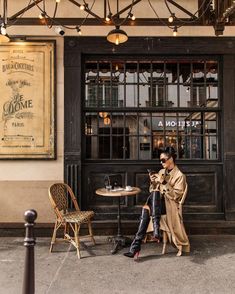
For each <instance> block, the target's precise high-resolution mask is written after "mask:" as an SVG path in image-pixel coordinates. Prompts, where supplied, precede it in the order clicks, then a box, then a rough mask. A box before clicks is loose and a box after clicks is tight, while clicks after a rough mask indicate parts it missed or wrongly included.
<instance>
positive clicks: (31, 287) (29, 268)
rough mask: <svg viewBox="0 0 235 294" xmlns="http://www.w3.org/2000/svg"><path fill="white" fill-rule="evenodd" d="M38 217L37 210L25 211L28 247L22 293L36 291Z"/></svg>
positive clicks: (26, 244) (26, 293) (29, 293)
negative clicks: (36, 224)
mask: <svg viewBox="0 0 235 294" xmlns="http://www.w3.org/2000/svg"><path fill="white" fill-rule="evenodd" d="M36 218H37V212H36V211H35V210H33V209H31V210H26V211H25V213H24V219H25V221H26V223H25V228H26V232H25V239H24V246H25V247H26V255H25V268H24V282H23V292H22V294H34V293H35V273H34V246H35V243H36V242H35V238H34V221H35V219H36Z"/></svg>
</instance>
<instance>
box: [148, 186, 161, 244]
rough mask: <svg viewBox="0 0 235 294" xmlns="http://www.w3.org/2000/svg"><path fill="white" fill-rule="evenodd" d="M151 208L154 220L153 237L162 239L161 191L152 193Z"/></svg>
mask: <svg viewBox="0 0 235 294" xmlns="http://www.w3.org/2000/svg"><path fill="white" fill-rule="evenodd" d="M148 200H149V203H148V204H149V206H150V210H151V215H152V220H153V237H154V238H156V239H158V240H159V239H160V218H161V195H160V192H159V191H154V192H152V193H151V197H149V198H148Z"/></svg>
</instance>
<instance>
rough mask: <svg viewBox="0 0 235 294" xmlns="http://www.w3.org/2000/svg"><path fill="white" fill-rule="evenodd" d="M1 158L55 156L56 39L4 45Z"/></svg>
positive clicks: (0, 67)
mask: <svg viewBox="0 0 235 294" xmlns="http://www.w3.org/2000/svg"><path fill="white" fill-rule="evenodd" d="M0 117H1V122H0V159H29V158H38V159H55V42H54V41H45V42H41V41H40V42H21V43H18V42H11V43H7V44H1V45H0Z"/></svg>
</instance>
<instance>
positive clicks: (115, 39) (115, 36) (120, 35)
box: [107, 26, 128, 45]
mask: <svg viewBox="0 0 235 294" xmlns="http://www.w3.org/2000/svg"><path fill="white" fill-rule="evenodd" d="M107 40H108V41H109V42H110V43H114V44H116V45H119V44H120V43H125V42H126V41H127V40H128V36H127V33H126V32H125V31H123V30H121V29H120V28H119V26H116V29H114V30H112V31H110V32H109V33H108V35H107Z"/></svg>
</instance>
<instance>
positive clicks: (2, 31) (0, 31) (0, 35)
mask: <svg viewBox="0 0 235 294" xmlns="http://www.w3.org/2000/svg"><path fill="white" fill-rule="evenodd" d="M6 25H7V1H6V0H4V1H3V18H2V23H1V26H0V43H8V42H10V38H9V36H8V35H7V30H6Z"/></svg>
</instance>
